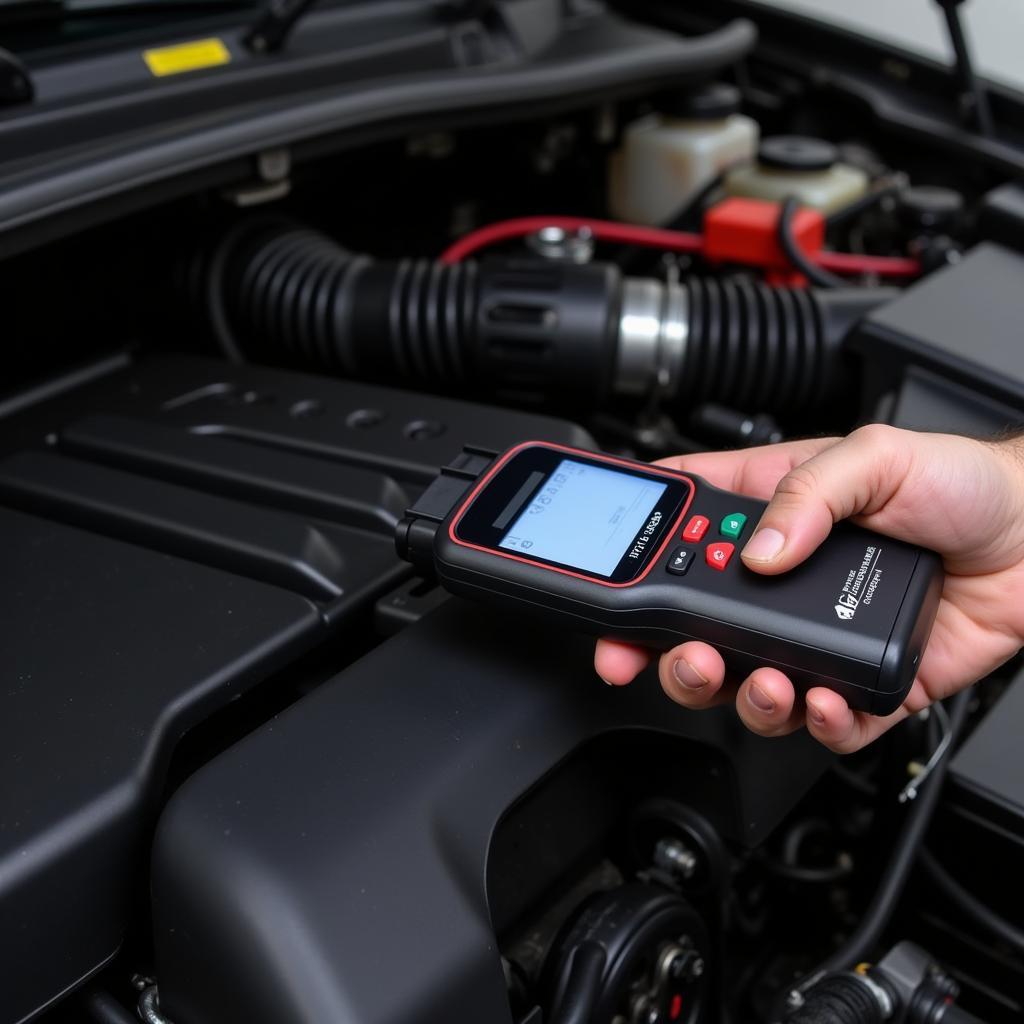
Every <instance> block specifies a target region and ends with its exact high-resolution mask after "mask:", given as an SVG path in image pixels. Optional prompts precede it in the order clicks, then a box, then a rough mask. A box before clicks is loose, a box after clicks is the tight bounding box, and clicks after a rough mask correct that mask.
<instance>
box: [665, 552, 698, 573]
mask: <svg viewBox="0 0 1024 1024" xmlns="http://www.w3.org/2000/svg"><path fill="white" fill-rule="evenodd" d="M695 554H696V552H695V551H694V550H693V548H676V550H675V551H674V552H673V553H672V557H671V558H670V559H669V560H668V565H666V566H665V568H666V569H667V570H668V571H669V572H670V573H672V574H673V575H674V576H685V575H686V570H687V569H689V568H690V566H691V565H692V564H693V556H694V555H695Z"/></svg>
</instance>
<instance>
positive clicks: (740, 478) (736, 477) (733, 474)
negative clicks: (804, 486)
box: [657, 437, 839, 498]
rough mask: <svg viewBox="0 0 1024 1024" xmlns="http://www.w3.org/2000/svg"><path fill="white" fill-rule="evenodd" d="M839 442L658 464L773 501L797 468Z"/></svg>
mask: <svg viewBox="0 0 1024 1024" xmlns="http://www.w3.org/2000/svg"><path fill="white" fill-rule="evenodd" d="M838 443H839V439H838V438H835V437H825V438H814V439H810V440H806V441H788V442H786V443H785V444H771V445H764V446H762V447H760V448H746V449H743V450H741V451H734V452H700V453H698V454H697V455H674V456H672V457H671V458H668V459H662V460H660V461H659V462H658V463H657V465H659V466H669V467H670V468H672V469H677V470H679V471H680V472H684V473H693V474H694V475H695V476H699V477H701V478H702V479H704V480H706V481H707V482H708V483H709V484H711V485H712V487H721V488H722V489H723V490H726V491H735V492H736V493H737V494H749V495H750V496H751V497H754V498H770V497H771V496H772V494H773V493H774V491H775V486H776V484H778V482H779V480H781V479H782V477H784V476H785V475H786V474H787V473H788V472H789V471H790V470H791V469H792V468H793V467H794V466H798V465H800V463H801V462H806V461H807V460H808V459H809V458H812V457H813V456H814V455H817V454H818V453H819V452H821V451H823V450H824V449H825V448H829V447H831V446H832V445H834V444H838Z"/></svg>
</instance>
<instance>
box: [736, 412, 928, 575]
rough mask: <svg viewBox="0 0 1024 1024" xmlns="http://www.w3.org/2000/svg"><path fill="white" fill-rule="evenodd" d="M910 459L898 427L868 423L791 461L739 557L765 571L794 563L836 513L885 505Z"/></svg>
mask: <svg viewBox="0 0 1024 1024" xmlns="http://www.w3.org/2000/svg"><path fill="white" fill-rule="evenodd" d="M909 459H910V455H909V450H908V447H907V446H906V445H901V444H900V441H899V431H897V430H895V429H894V428H892V427H886V426H882V425H878V424H873V425H871V426H867V427H861V428H860V429H859V430H855V431H854V432H853V433H852V434H850V435H849V436H848V437H846V438H844V439H843V440H842V441H840V442H839V443H838V444H835V445H833V446H832V447H830V448H826V449H825V450H824V451H823V452H820V453H819V454H817V455H815V456H814V457H813V458H810V459H808V460H807V461H806V462H803V463H801V464H800V465H799V466H796V467H794V468H793V469H792V470H790V471H789V472H788V473H787V474H786V475H785V476H784V477H783V478H782V479H781V480H780V481H779V483H778V486H777V487H776V488H775V494H774V495H773V496H772V499H771V501H770V502H769V503H768V507H767V508H766V509H765V511H764V514H763V515H762V516H761V520H760V522H759V523H758V526H757V529H756V530H755V531H754V534H753V536H752V537H751V538H750V540H749V541H748V542H747V545H746V547H745V548H744V549H743V552H742V558H743V561H744V563H745V564H746V565H747V566H748V567H749V568H751V569H753V570H755V571H756V572H760V573H766V574H769V575H774V574H776V573H780V572H785V571H786V570H787V569H792V568H793V566H795V565H799V564H800V562H802V561H804V559H806V558H807V557H808V556H809V555H810V554H811V553H812V552H813V551H814V550H815V549H816V548H817V547H818V546H819V545H820V544H821V542H822V541H823V540H824V539H825V538H826V537H827V536H828V534H829V531H830V530H831V529H832V527H833V525H834V524H835V523H837V522H838V521H839V520H840V519H846V518H848V517H849V516H855V515H861V514H867V513H871V512H873V511H876V510H878V509H879V508H881V507H882V506H883V505H885V503H886V502H887V501H888V500H889V499H890V498H891V497H892V496H893V495H894V494H895V493H896V491H897V490H898V489H899V486H900V483H901V481H902V480H903V478H904V477H905V475H906V472H907V467H908V465H909Z"/></svg>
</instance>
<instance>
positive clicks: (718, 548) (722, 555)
mask: <svg viewBox="0 0 1024 1024" xmlns="http://www.w3.org/2000/svg"><path fill="white" fill-rule="evenodd" d="M735 550H736V545H735V544H709V545H708V547H707V550H706V551H705V552H704V556H705V558H707V562H708V565H710V566H711V568H712V569H724V568H725V567H726V566H727V565H728V564H729V559H730V558H732V553H733V552H734V551H735Z"/></svg>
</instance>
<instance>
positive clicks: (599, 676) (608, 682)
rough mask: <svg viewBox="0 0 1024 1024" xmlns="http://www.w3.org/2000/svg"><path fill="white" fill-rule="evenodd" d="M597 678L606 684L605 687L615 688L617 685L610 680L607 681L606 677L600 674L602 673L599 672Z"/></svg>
mask: <svg viewBox="0 0 1024 1024" xmlns="http://www.w3.org/2000/svg"><path fill="white" fill-rule="evenodd" d="M597 678H598V679H600V680H601V682H602V683H604V685H605V686H614V685H615V684H614V683H613V682H611V681H610V680H608V679H605V677H604V676H603V675H601V673H600V672H598V673H597Z"/></svg>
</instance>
